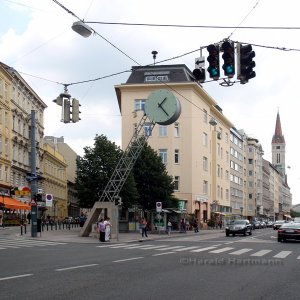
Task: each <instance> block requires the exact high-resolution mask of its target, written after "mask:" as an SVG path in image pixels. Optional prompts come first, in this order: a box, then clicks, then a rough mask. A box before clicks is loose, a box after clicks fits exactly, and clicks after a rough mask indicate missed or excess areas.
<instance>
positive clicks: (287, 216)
mask: <svg viewBox="0 0 300 300" xmlns="http://www.w3.org/2000/svg"><path fill="white" fill-rule="evenodd" d="M283 216H284V217H286V218H289V219H291V218H292V217H291V216H290V215H283Z"/></svg>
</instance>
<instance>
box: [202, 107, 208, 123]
mask: <svg viewBox="0 0 300 300" xmlns="http://www.w3.org/2000/svg"><path fill="white" fill-rule="evenodd" d="M203 122H204V123H205V124H207V111H206V110H205V109H203Z"/></svg>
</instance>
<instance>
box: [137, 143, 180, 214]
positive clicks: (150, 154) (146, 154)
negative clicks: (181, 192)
mask: <svg viewBox="0 0 300 300" xmlns="http://www.w3.org/2000/svg"><path fill="white" fill-rule="evenodd" d="M133 174H134V178H135V182H136V187H137V189H138V193H139V195H140V198H139V205H140V206H141V207H142V208H143V209H144V210H146V209H154V208H155V206H156V205H155V204H156V202H162V205H163V207H176V206H177V205H176V204H175V202H176V201H175V198H174V197H173V191H174V183H173V178H172V177H171V176H169V175H168V173H167V171H166V166H165V165H164V164H163V162H162V161H161V158H160V157H159V155H158V154H157V153H156V152H155V151H154V150H153V149H152V148H151V147H150V146H149V145H147V144H146V145H145V146H144V148H143V150H142V152H141V154H140V155H139V157H138V159H137V161H136V163H135V165H134V168H133Z"/></svg>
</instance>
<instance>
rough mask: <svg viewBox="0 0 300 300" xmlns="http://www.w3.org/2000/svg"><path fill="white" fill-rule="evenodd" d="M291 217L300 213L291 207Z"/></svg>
mask: <svg viewBox="0 0 300 300" xmlns="http://www.w3.org/2000/svg"><path fill="white" fill-rule="evenodd" d="M291 217H292V218H297V217H300V213H299V212H297V211H294V210H292V209H291Z"/></svg>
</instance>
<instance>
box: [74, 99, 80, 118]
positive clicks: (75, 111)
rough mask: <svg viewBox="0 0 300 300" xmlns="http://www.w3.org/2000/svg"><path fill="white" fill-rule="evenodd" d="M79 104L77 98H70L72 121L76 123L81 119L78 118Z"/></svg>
mask: <svg viewBox="0 0 300 300" xmlns="http://www.w3.org/2000/svg"><path fill="white" fill-rule="evenodd" d="M80 106H81V105H80V103H79V101H78V100H77V99H75V98H73V99H72V122H73V123H76V122H78V121H79V120H81V119H80V118H79V114H80V113H81V112H80V111H79V108H80Z"/></svg>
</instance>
